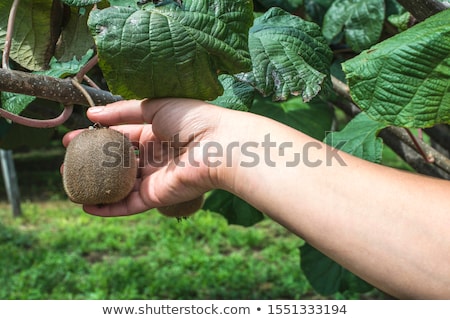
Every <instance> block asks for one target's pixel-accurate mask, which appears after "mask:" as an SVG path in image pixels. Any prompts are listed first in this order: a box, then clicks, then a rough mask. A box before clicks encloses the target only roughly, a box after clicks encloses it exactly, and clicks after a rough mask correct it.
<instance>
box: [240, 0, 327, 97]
mask: <svg viewBox="0 0 450 320" xmlns="http://www.w3.org/2000/svg"><path fill="white" fill-rule="evenodd" d="M249 48H250V54H251V57H252V62H253V71H252V73H251V74H245V75H243V76H242V79H243V80H244V81H249V82H251V83H254V86H255V87H256V88H257V89H258V90H259V91H260V92H261V93H262V94H263V95H264V96H272V95H273V99H274V100H286V99H287V98H288V97H289V95H294V96H298V95H300V96H301V97H302V98H303V100H304V101H309V100H311V99H312V98H313V97H315V96H316V95H317V94H318V93H319V92H320V91H321V90H322V89H328V88H329V86H330V78H329V73H330V71H329V69H330V64H331V58H332V53H331V51H330V49H329V47H328V45H327V43H326V41H325V39H324V38H323V37H322V36H321V31H320V28H319V26H318V25H316V24H315V23H312V22H307V21H304V20H302V19H300V18H299V17H296V16H294V15H291V14H289V13H288V12H286V11H283V10H282V9H280V8H271V9H270V10H269V11H267V12H266V13H265V14H264V15H263V16H261V17H259V18H257V19H255V23H254V25H253V27H252V28H251V29H250V35H249Z"/></svg>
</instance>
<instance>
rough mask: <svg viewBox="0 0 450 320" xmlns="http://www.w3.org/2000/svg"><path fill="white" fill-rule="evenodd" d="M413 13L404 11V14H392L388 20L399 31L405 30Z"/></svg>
mask: <svg viewBox="0 0 450 320" xmlns="http://www.w3.org/2000/svg"><path fill="white" fill-rule="evenodd" d="M410 20H411V14H410V13H409V12H403V13H402V14H392V15H390V16H389V17H388V21H389V22H390V23H391V24H392V25H393V26H394V27H396V28H397V30H398V31H399V32H403V31H405V30H407V29H408V28H409V22H410Z"/></svg>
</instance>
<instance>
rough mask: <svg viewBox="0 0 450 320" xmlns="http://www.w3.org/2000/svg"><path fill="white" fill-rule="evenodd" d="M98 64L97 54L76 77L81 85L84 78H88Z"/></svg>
mask: <svg viewBox="0 0 450 320" xmlns="http://www.w3.org/2000/svg"><path fill="white" fill-rule="evenodd" d="M97 63H98V55H97V54H96V55H95V56H93V57H92V58H91V59H90V60H89V61H88V62H87V63H86V64H85V65H84V66H83V67H82V68H81V69H80V71H79V72H78V73H77V75H76V76H75V79H77V81H78V82H79V83H81V82H82V81H83V78H84V77H85V76H86V74H87V73H88V72H89V71H90V70H91V69H92V68H93V67H95V66H96V65H97Z"/></svg>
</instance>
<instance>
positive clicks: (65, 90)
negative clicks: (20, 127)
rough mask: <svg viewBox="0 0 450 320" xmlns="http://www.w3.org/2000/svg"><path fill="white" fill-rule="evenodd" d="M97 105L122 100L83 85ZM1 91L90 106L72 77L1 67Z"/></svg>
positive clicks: (65, 103)
mask: <svg viewBox="0 0 450 320" xmlns="http://www.w3.org/2000/svg"><path fill="white" fill-rule="evenodd" d="M83 87H84V89H85V90H86V91H87V92H88V93H89V95H90V96H91V97H92V100H93V101H94V103H95V105H106V104H108V103H113V102H116V101H119V100H122V97H120V96H115V95H113V94H111V92H109V91H105V90H98V89H94V88H91V87H89V86H83ZM0 91H6V92H13V93H20V94H26V95H30V96H35V97H38V98H42V99H46V100H51V101H56V102H59V103H62V104H63V105H68V104H78V105H83V106H89V102H88V101H87V99H86V97H85V96H84V95H83V93H82V92H80V90H78V89H77V88H76V87H75V86H74V85H73V84H72V82H71V80H70V79H59V78H54V77H49V76H44V75H36V74H32V73H28V72H22V71H16V70H5V69H0Z"/></svg>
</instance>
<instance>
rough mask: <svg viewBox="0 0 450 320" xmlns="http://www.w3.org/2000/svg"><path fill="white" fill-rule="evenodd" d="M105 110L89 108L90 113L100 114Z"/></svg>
mask: <svg viewBox="0 0 450 320" xmlns="http://www.w3.org/2000/svg"><path fill="white" fill-rule="evenodd" d="M104 109H105V107H91V108H89V113H100V112H102V111H103V110H104Z"/></svg>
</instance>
